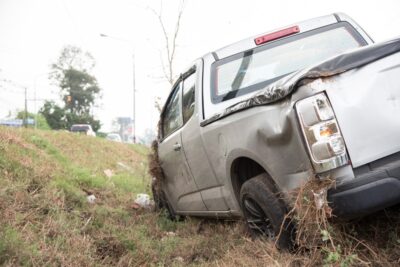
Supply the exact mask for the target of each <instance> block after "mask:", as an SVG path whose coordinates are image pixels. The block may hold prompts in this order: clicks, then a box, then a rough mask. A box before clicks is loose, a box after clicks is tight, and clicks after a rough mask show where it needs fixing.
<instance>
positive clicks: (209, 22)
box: [0, 0, 400, 135]
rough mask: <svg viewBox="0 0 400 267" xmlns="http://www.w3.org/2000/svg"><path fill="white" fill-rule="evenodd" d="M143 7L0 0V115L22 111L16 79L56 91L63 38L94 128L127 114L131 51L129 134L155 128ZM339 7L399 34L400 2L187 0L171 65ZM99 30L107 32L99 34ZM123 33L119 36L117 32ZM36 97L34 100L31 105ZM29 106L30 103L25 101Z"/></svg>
mask: <svg viewBox="0 0 400 267" xmlns="http://www.w3.org/2000/svg"><path fill="white" fill-rule="evenodd" d="M180 3H181V1H180V0H165V1H164V2H163V13H162V14H163V19H164V20H165V23H166V27H167V31H168V32H169V33H170V34H172V33H173V31H174V27H175V22H176V17H177V12H178V9H179V5H180ZM147 7H152V8H154V9H156V10H159V9H160V1H159V0H147V1H146V0H136V1H135V0H112V1H111V0H90V1H89V0H0V40H1V42H0V79H7V80H10V81H12V82H13V83H14V84H15V85H14V86H11V85H10V83H9V82H6V83H5V82H0V118H3V117H5V116H7V114H8V112H9V111H10V110H11V111H15V110H17V109H19V110H21V109H23V104H24V98H23V94H22V93H21V91H22V90H21V88H20V87H19V86H26V87H27V88H28V98H29V99H33V98H34V88H35V84H36V88H37V98H38V99H44V98H46V99H56V98H58V95H57V92H58V91H57V88H55V87H54V86H51V85H50V84H49V81H48V79H47V73H48V72H49V71H50V68H49V66H50V64H51V63H52V62H55V60H56V59H57V57H58V55H59V53H60V51H61V49H62V47H63V46H65V45H68V44H71V45H76V46H79V47H81V48H82V49H84V50H87V51H89V52H90V53H91V54H92V55H93V56H94V58H95V59H96V62H97V65H96V68H95V70H94V73H95V76H96V77H97V79H98V81H99V84H100V86H101V88H102V90H103V91H102V92H103V93H102V94H103V97H102V99H101V100H100V101H99V107H98V108H96V110H95V115H96V117H97V118H98V119H100V120H101V121H102V124H103V128H102V130H104V131H108V130H109V129H110V125H111V121H112V119H113V118H115V117H118V116H130V117H131V116H132V102H133V100H132V54H133V53H135V59H136V60H135V62H136V105H137V106H136V121H137V123H136V124H137V133H138V134H139V135H140V134H141V133H143V131H144V130H145V129H146V128H150V129H155V126H156V123H157V120H158V112H157V111H156V109H155V108H154V99H155V97H156V96H160V97H161V98H162V99H163V100H165V98H166V96H167V94H168V92H169V90H170V88H169V85H168V83H167V82H166V81H165V80H164V79H162V77H163V72H162V68H161V63H160V51H161V52H164V50H163V48H164V39H163V36H162V33H161V29H160V26H159V24H158V21H157V18H156V17H155V16H154V14H152V13H151V12H150V11H149V10H148V8H147ZM334 12H344V13H347V14H348V15H350V16H351V17H353V19H355V20H356V21H357V22H358V23H359V24H360V25H361V26H362V27H363V28H364V30H366V31H367V32H368V33H369V34H370V35H371V37H372V38H373V39H374V40H375V41H377V42H379V41H383V40H386V39H390V38H393V37H396V36H399V35H400V30H399V28H398V25H400V16H399V15H400V1H396V0H392V1H390V0H381V1H349V0H346V1H341V0H334V1H321V0H319V1H314V0H309V1H284V0H280V1H261V0H260V1H254V0H246V1H234V0H201V1H200V0H187V1H186V3H185V8H184V14H183V17H182V21H181V31H180V34H179V37H178V42H177V43H178V48H177V57H176V59H177V61H176V66H175V69H176V72H179V71H181V70H183V69H184V68H185V67H187V66H189V65H190V63H191V62H192V61H193V60H194V59H196V58H198V57H200V56H202V55H203V54H205V53H207V52H209V51H213V50H216V49H218V48H220V47H222V46H225V45H228V44H230V43H232V42H235V41H238V40H240V39H243V38H246V37H249V36H253V35H258V34H260V33H263V32H265V31H268V30H272V29H274V28H278V27H281V26H285V25H287V24H291V23H294V22H297V21H301V20H305V19H309V18H312V17H317V16H322V15H327V14H330V13H334ZM100 33H104V34H107V35H109V36H113V37H115V38H114V39H112V38H102V37H100ZM118 38H119V39H123V40H125V41H123V40H118ZM41 105H42V102H37V108H39V107H40V106H41ZM28 109H29V111H35V110H34V109H35V105H34V101H29V102H28Z"/></svg>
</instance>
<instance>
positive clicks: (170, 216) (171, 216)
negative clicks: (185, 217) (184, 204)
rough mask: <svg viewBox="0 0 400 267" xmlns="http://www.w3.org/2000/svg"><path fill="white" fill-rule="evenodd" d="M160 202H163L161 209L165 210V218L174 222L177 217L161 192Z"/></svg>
mask: <svg viewBox="0 0 400 267" xmlns="http://www.w3.org/2000/svg"><path fill="white" fill-rule="evenodd" d="M162 201H163V207H164V208H165V209H166V210H167V217H168V219H170V220H171V221H176V220H178V215H177V214H176V213H175V210H174V208H173V207H172V206H171V204H170V203H169V201H168V199H167V198H166V196H165V193H164V192H162Z"/></svg>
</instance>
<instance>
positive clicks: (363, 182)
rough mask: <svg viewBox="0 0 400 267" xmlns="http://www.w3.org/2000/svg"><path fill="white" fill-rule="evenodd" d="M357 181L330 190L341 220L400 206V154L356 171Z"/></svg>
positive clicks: (332, 205) (333, 204)
mask: <svg viewBox="0 0 400 267" xmlns="http://www.w3.org/2000/svg"><path fill="white" fill-rule="evenodd" d="M354 173H355V175H356V177H355V179H354V180H352V181H350V182H347V183H344V184H341V185H339V186H337V187H336V188H334V189H330V190H329V191H328V201H329V203H330V206H331V207H332V208H333V213H334V214H335V215H336V216H338V217H343V218H354V217H360V216H363V215H366V214H369V213H372V212H375V211H378V210H381V209H384V208H387V207H390V206H393V205H395V204H397V203H400V153H397V154H394V155H391V156H388V157H386V158H383V159H380V160H377V161H375V162H372V163H369V164H367V165H363V166H361V167H359V168H356V169H354Z"/></svg>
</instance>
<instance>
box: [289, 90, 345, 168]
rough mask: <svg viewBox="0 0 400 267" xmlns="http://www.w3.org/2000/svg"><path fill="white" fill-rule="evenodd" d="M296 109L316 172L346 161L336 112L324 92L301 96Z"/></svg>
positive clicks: (342, 164) (343, 163)
mask: <svg viewBox="0 0 400 267" xmlns="http://www.w3.org/2000/svg"><path fill="white" fill-rule="evenodd" d="M296 111H297V115H298V118H299V121H300V125H301V129H302V132H303V135H304V139H305V141H306V144H307V147H308V151H309V154H310V156H311V162H312V164H313V167H314V169H315V171H316V172H317V173H320V172H325V171H329V170H331V169H334V168H337V167H340V166H344V165H347V164H349V157H348V155H347V152H346V146H345V143H344V140H343V136H342V133H341V132H340V129H339V125H338V124H337V121H336V118H335V114H334V112H333V109H332V107H331V104H330V103H329V100H328V98H327V97H326V95H325V94H324V93H320V94H317V95H315V96H312V97H309V98H306V99H303V100H300V101H299V102H297V103H296Z"/></svg>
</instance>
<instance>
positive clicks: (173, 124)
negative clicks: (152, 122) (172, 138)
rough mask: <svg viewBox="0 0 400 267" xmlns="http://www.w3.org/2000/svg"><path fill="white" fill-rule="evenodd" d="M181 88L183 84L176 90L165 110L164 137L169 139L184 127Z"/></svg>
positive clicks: (163, 121)
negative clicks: (169, 136)
mask: <svg viewBox="0 0 400 267" xmlns="http://www.w3.org/2000/svg"><path fill="white" fill-rule="evenodd" d="M180 87H181V83H179V84H178V85H177V86H176V87H175V88H174V92H173V94H172V96H171V98H170V100H169V102H168V105H167V107H166V109H165V112H164V116H163V120H162V129H163V137H167V136H168V135H170V134H171V133H173V132H174V131H175V130H177V129H178V128H180V127H181V126H182V125H183V121H182V110H181V94H180Z"/></svg>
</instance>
